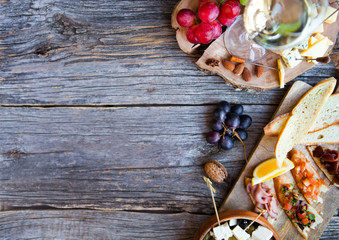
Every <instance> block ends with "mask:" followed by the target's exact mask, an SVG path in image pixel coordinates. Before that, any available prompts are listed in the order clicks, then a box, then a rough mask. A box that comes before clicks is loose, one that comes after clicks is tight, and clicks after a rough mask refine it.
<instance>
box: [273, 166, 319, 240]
mask: <svg viewBox="0 0 339 240" xmlns="http://www.w3.org/2000/svg"><path fill="white" fill-rule="evenodd" d="M273 182H274V188H275V192H276V194H277V197H278V200H279V202H280V205H281V206H282V209H283V210H284V211H285V213H286V215H287V216H288V218H289V219H290V220H291V222H292V224H293V225H294V226H295V227H296V229H297V230H298V232H299V233H300V234H301V235H302V236H303V238H305V239H307V238H308V237H309V235H310V231H311V229H315V228H316V226H317V225H318V224H319V223H321V222H322V221H323V219H322V217H321V216H320V215H319V214H318V213H317V211H316V210H315V209H314V208H313V207H312V206H311V205H310V204H308V203H307V202H306V200H305V199H304V198H303V197H302V195H301V194H300V193H299V191H298V190H297V189H296V188H295V187H294V184H295V181H294V179H293V176H292V175H291V174H290V173H288V172H287V173H285V174H283V175H280V176H278V177H276V178H274V179H273Z"/></svg>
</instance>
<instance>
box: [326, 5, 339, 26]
mask: <svg viewBox="0 0 339 240" xmlns="http://www.w3.org/2000/svg"><path fill="white" fill-rule="evenodd" d="M336 10H337V9H335V8H333V7H331V6H328V7H327V9H326V17H325V19H326V18H328V17H329V16H330V15H331V14H332V13H334V12H335V11H336ZM337 17H338V12H336V13H335V14H333V15H332V16H331V17H330V18H328V19H326V21H325V23H334V22H335V21H336V20H337Z"/></svg>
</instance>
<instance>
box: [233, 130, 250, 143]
mask: <svg viewBox="0 0 339 240" xmlns="http://www.w3.org/2000/svg"><path fill="white" fill-rule="evenodd" d="M235 131H236V132H237V133H238V135H239V137H240V139H241V140H243V141H245V140H246V139H247V138H248V134H247V132H246V131H245V130H242V129H237V130H235ZM237 139H238V138H237Z"/></svg>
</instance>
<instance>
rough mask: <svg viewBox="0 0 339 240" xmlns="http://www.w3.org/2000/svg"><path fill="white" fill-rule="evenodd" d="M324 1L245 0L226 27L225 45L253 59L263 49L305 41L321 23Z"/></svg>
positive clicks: (232, 50) (262, 53) (237, 53)
mask: <svg viewBox="0 0 339 240" xmlns="http://www.w3.org/2000/svg"><path fill="white" fill-rule="evenodd" d="M327 6H328V1H327V0H249V1H248V3H247V5H246V7H245V11H244V14H243V16H239V17H238V18H237V20H236V21H235V22H234V23H233V24H232V25H231V26H230V27H228V28H227V30H226V34H225V38H224V41H225V46H226V48H227V50H228V51H229V52H230V53H231V54H232V55H235V56H242V57H243V58H246V59H247V60H250V61H256V60H258V59H260V58H262V57H263V56H264V55H265V54H266V49H269V50H273V51H281V50H284V49H289V48H292V47H294V46H296V45H298V44H300V43H301V42H302V41H305V40H306V39H307V38H308V37H309V36H310V35H311V34H312V33H313V32H314V31H315V30H316V29H317V27H318V26H319V25H320V24H321V23H322V22H323V20H324V18H325V14H326V8H327Z"/></svg>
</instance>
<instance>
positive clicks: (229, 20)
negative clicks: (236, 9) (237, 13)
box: [218, 14, 236, 26]
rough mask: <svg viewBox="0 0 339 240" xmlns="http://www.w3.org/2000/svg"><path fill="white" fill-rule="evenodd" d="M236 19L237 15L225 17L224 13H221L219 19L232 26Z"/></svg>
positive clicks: (224, 24) (223, 23)
mask: <svg viewBox="0 0 339 240" xmlns="http://www.w3.org/2000/svg"><path fill="white" fill-rule="evenodd" d="M235 19H236V17H234V18H228V17H225V16H224V15H223V14H219V17H218V21H219V22H220V23H221V24H222V25H223V26H231V25H232V24H233V23H234V21H235Z"/></svg>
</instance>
